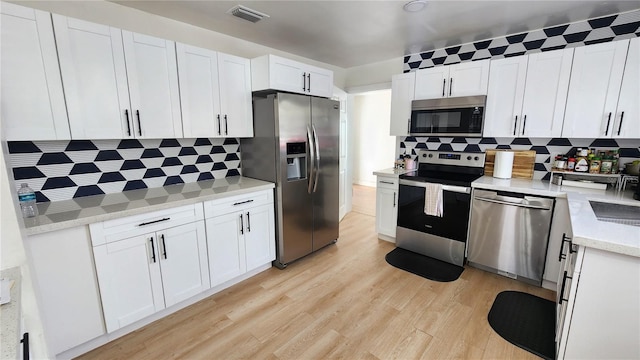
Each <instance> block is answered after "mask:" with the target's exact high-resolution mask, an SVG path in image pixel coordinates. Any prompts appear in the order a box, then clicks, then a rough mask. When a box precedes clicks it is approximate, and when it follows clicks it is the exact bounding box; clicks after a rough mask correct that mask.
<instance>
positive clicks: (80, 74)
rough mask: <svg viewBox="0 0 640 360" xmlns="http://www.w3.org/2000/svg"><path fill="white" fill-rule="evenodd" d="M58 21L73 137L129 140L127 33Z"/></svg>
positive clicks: (56, 17) (65, 19) (69, 20)
mask: <svg viewBox="0 0 640 360" xmlns="http://www.w3.org/2000/svg"><path fill="white" fill-rule="evenodd" d="M52 16H53V26H54V30H55V35H56V43H57V47H58V57H59V59H60V70H61V72H62V78H63V79H64V82H63V88H64V92H65V98H66V102H67V111H68V113H69V126H70V128H71V137H72V138H73V139H120V138H123V137H127V134H128V132H127V129H128V127H130V126H131V122H130V121H131V120H132V114H131V110H130V106H129V91H128V88H127V74H126V70H125V63H124V53H123V49H122V34H121V31H120V30H119V29H116V28H112V27H109V26H104V25H99V24H93V23H90V22H86V21H82V20H76V19H72V18H68V17H65V16H60V15H56V14H53V15H52ZM126 111H127V112H128V116H127V114H126V113H125V112H126ZM128 121H129V123H128Z"/></svg>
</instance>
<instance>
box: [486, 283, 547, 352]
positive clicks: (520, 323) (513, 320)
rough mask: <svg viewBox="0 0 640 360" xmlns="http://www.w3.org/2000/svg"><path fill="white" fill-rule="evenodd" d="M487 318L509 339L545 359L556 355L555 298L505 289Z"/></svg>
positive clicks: (498, 331) (495, 301)
mask: <svg viewBox="0 0 640 360" xmlns="http://www.w3.org/2000/svg"><path fill="white" fill-rule="evenodd" d="M488 320H489V325H491V327H492V328H493V330H495V331H496V332H497V333H498V335H500V336H502V337H503V338H504V339H505V340H507V341H508V342H510V343H512V344H514V345H516V346H518V347H521V348H523V349H525V350H527V351H528V352H530V353H533V354H535V355H538V356H540V357H542V358H544V359H555V354H556V345H555V336H556V331H555V326H556V304H555V302H553V301H550V300H546V299H543V298H541V297H537V296H534V295H531V294H527V293H523V292H519V291H503V292H501V293H499V294H498V296H496V299H495V300H494V301H493V305H492V306H491V310H490V311H489V316H488Z"/></svg>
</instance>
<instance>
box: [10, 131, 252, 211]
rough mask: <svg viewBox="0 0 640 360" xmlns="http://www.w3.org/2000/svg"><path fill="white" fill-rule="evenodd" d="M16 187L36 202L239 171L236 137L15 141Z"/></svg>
mask: <svg viewBox="0 0 640 360" xmlns="http://www.w3.org/2000/svg"><path fill="white" fill-rule="evenodd" d="M8 146H9V163H10V165H11V167H12V169H13V176H14V179H15V180H16V181H15V182H16V183H15V187H16V189H17V188H19V187H20V184H21V183H23V182H26V183H28V184H29V186H30V187H31V188H32V189H33V190H34V191H35V192H36V198H37V201H38V202H48V201H62V200H69V199H72V198H78V197H85V196H90V195H100V194H113V193H119V192H122V191H125V190H134V189H146V188H157V187H161V186H165V185H172V184H183V183H193V182H196V181H200V180H210V179H221V178H225V177H228V176H235V175H240V174H241V172H240V171H241V170H240V144H239V142H238V140H237V139H234V138H229V139H162V140H160V139H150V140H95V141H88V140H81V141H77V140H72V141H36V142H31V141H13V142H9V143H8Z"/></svg>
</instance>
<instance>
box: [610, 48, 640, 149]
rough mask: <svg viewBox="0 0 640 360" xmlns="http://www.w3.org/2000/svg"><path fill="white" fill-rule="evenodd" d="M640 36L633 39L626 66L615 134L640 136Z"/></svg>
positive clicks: (615, 135) (622, 136)
mask: <svg viewBox="0 0 640 360" xmlns="http://www.w3.org/2000/svg"><path fill="white" fill-rule="evenodd" d="M638 99H640V38H635V39H631V40H630V43H629V53H628V54H627V61H626V65H625V67H624V77H623V78H622V87H621V88H620V98H619V100H618V109H617V113H616V122H615V127H614V128H613V129H612V132H613V136H614V137H617V138H635V139H637V138H640V101H638Z"/></svg>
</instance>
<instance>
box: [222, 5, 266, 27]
mask: <svg viewBox="0 0 640 360" xmlns="http://www.w3.org/2000/svg"><path fill="white" fill-rule="evenodd" d="M227 13H228V14H231V15H233V16H235V17H239V18H240V19H244V20H247V21H251V22H252V23H255V22H258V21H260V20H262V19H264V18H268V17H269V15H267V14H265V13H261V12H260V11H256V10H253V9H249V8H248V7H246V6H242V5H236V6H234V7H232V8H231V9H229V11H227Z"/></svg>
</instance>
